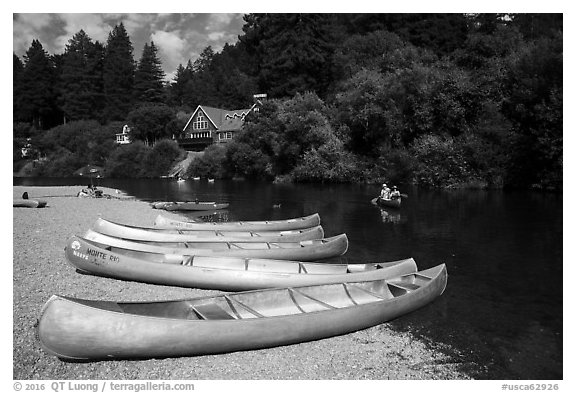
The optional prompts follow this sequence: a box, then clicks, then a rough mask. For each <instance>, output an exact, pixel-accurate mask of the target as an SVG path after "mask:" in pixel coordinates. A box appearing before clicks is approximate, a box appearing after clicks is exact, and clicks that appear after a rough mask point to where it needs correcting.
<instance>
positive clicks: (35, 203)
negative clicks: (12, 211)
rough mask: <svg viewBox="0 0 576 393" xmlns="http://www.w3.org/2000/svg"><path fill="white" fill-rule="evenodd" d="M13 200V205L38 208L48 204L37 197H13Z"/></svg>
mask: <svg viewBox="0 0 576 393" xmlns="http://www.w3.org/2000/svg"><path fill="white" fill-rule="evenodd" d="M13 201H14V202H13V207H31V208H40V207H45V206H46V205H47V204H48V202H46V201H41V200H38V199H14V200H13Z"/></svg>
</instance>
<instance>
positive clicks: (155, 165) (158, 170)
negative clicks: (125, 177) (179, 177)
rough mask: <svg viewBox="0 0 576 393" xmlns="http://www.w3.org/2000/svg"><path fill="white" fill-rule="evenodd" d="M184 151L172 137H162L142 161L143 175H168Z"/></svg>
mask: <svg viewBox="0 0 576 393" xmlns="http://www.w3.org/2000/svg"><path fill="white" fill-rule="evenodd" d="M183 153H184V151H183V150H182V149H180V148H179V147H178V144H177V143H176V142H174V141H172V140H170V139H162V140H160V141H158V142H156V144H154V147H152V148H151V149H149V150H148V152H147V154H146V158H145V159H144V161H143V162H142V175H144V176H146V177H157V176H162V175H166V174H167V173H168V172H169V171H170V169H171V167H172V165H173V164H174V162H175V161H176V160H177V159H178V158H180V157H181V156H182V154H183Z"/></svg>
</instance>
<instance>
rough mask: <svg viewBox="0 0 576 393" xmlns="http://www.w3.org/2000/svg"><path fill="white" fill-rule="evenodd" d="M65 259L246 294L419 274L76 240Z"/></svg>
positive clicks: (81, 267) (126, 276) (128, 276)
mask: <svg viewBox="0 0 576 393" xmlns="http://www.w3.org/2000/svg"><path fill="white" fill-rule="evenodd" d="M65 254H66V259H67V260H68V262H69V263H70V264H71V265H72V266H73V267H74V268H76V269H77V270H78V271H79V272H80V273H88V274H94V275H99V276H105V277H111V278H118V279H122V280H130V281H139V282H146V283H151V284H160V285H173V286H179V287H188V288H202V289H218V290H222V291H247V290H251V289H263V288H278V287H289V286H302V285H318V284H332V283H339V282H356V281H365V280H368V279H371V280H376V279H385V278H391V277H395V276H398V275H400V274H406V273H412V272H415V271H416V270H417V269H416V262H415V261H414V260H413V259H411V258H410V259H404V260H399V261H393V262H382V263H365V264H328V263H313V262H299V261H286V260H276V259H258V258H239V257H204V256H184V255H178V254H158V253H147V252H139V251H133V250H126V249H122V248H118V247H110V246H108V247H107V246H106V245H104V244H101V243H97V242H93V241H90V240H86V239H83V238H81V237H78V236H74V237H72V238H70V239H69V240H68V243H67V245H66V248H65Z"/></svg>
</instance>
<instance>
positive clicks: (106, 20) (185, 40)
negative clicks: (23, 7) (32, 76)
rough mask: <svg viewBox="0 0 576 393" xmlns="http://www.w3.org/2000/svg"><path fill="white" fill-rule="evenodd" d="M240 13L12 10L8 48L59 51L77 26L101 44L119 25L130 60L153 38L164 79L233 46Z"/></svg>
mask: <svg viewBox="0 0 576 393" xmlns="http://www.w3.org/2000/svg"><path fill="white" fill-rule="evenodd" d="M243 15H244V14H240V13H196V14H194V13H188V14H183V13H114V14H105V13H14V14H13V15H12V22H13V51H14V53H15V54H16V55H17V56H19V57H20V58H21V59H23V55H24V54H25V53H26V51H27V50H28V49H29V48H30V45H31V43H32V40H33V39H37V40H39V41H40V43H41V44H42V46H43V47H44V50H45V51H46V52H48V53H49V54H51V55H53V54H61V53H64V50H65V48H66V44H67V43H68V42H69V40H70V39H71V38H72V37H73V36H74V34H76V33H78V32H79V31H80V30H84V31H85V32H86V34H88V36H89V37H90V38H91V39H92V41H99V42H101V43H102V44H106V41H107V39H108V34H109V33H110V32H111V31H112V29H113V28H114V26H116V25H118V24H119V23H120V22H122V23H123V24H124V27H125V28H126V31H127V32H128V36H129V37H130V41H131V42H132V46H133V47H134V60H136V61H139V60H140V56H141V54H142V48H143V47H144V44H146V43H148V44H149V43H150V42H152V41H153V42H154V45H155V46H156V47H157V48H158V57H159V58H160V61H161V62H162V67H163V69H164V72H165V73H166V79H167V80H168V81H170V80H172V79H173V76H174V73H175V71H176V68H177V67H178V65H179V64H182V65H186V63H187V62H188V60H192V62H194V61H195V60H196V59H197V58H198V56H199V55H200V53H201V52H202V50H204V49H205V48H206V47H207V46H211V47H212V49H213V50H214V51H215V52H220V51H221V50H222V48H223V47H224V44H226V43H228V44H230V45H233V44H235V43H236V42H237V41H238V35H241V34H242V26H243V24H244V20H243V19H242V18H243Z"/></svg>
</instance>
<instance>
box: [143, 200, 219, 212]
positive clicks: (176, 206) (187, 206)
mask: <svg viewBox="0 0 576 393" xmlns="http://www.w3.org/2000/svg"><path fill="white" fill-rule="evenodd" d="M228 206H230V204H229V203H216V202H155V203H153V204H152V207H153V208H154V209H164V210H167V211H178V210H181V211H204V210H220V209H226V208H227V207H228Z"/></svg>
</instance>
